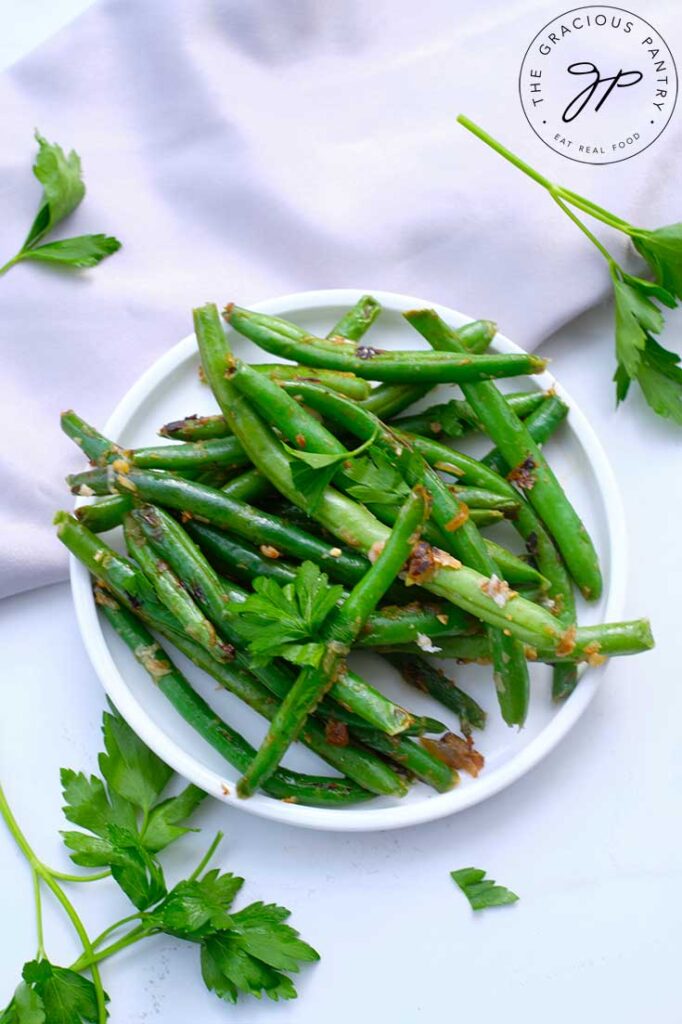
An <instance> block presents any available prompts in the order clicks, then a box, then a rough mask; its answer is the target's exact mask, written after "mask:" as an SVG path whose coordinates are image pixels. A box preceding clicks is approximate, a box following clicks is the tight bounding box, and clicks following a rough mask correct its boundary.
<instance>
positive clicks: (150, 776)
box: [99, 712, 173, 812]
mask: <svg viewBox="0 0 682 1024" xmlns="http://www.w3.org/2000/svg"><path fill="white" fill-rule="evenodd" d="M102 732H103V733H104V746H105V749H106V753H103V754H100V755H99V767H100V771H101V772H102V775H103V776H104V778H105V779H106V780H107V782H108V783H109V788H110V789H112V790H113V791H114V792H116V793H118V794H119V796H122V797H123V798H124V800H129V801H130V803H132V804H135V805H136V806H137V807H139V808H140V810H142V811H144V812H147V811H149V809H150V807H151V806H152V804H153V803H154V801H155V800H156V798H157V797H158V795H159V793H160V792H161V791H162V790H163V789H164V788H165V786H166V784H167V782H168V780H169V779H170V777H171V775H172V774H173V769H172V768H169V767H168V765H167V764H165V763H164V762H163V761H162V760H161V758H160V757H157V756H156V754H155V753H153V751H151V750H150V749H149V747H147V746H146V745H145V744H144V743H143V742H142V740H141V739H140V738H139V736H136V735H135V733H134V732H133V730H132V729H131V728H130V726H129V725H128V723H127V722H126V721H124V719H123V718H121V716H120V715H118V714H116V715H112V714H108V713H107V712H105V713H104V715H103V720H102Z"/></svg>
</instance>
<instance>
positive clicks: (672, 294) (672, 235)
mask: <svg viewBox="0 0 682 1024" xmlns="http://www.w3.org/2000/svg"><path fill="white" fill-rule="evenodd" d="M457 120H458V121H459V123H460V124H462V125H463V126H464V127H465V128H467V129H468V130H469V131H470V132H472V133H473V134H474V135H476V136H477V137H478V138H479V139H481V140H482V141H483V142H485V143H486V144H487V145H488V146H490V147H491V148H492V149H494V150H495V152H496V153H499V154H500V156H502V157H504V158H505V160H508V161H509V162H510V163H511V164H513V165H514V166H515V167H517V168H518V169H519V170H521V171H523V173H524V174H527V175H528V177H530V178H532V179H533V181H535V182H537V183H538V184H539V185H542V187H543V188H545V189H546V190H547V192H548V193H549V194H550V196H551V197H552V199H553V200H554V202H555V203H556V204H557V205H558V206H559V207H560V209H561V210H563V212H564V213H565V214H566V215H567V216H568V217H569V218H570V219H571V220H572V221H573V223H574V224H575V225H576V226H577V227H578V228H579V229H580V230H581V231H582V232H583V234H584V235H586V237H587V238H589V240H590V241H591V242H592V244H593V245H594V246H595V247H596V248H597V249H598V250H599V252H600V253H601V254H602V256H603V257H604V259H605V260H606V262H607V264H608V268H609V273H610V275H611V281H612V284H613V294H614V304H615V334H616V359H617V361H618V365H617V367H616V372H615V374H614V378H613V379H614V381H615V384H616V401H617V403H620V402H621V401H623V399H624V398H625V397H626V396H627V394H628V391H629V389H630V385H631V383H632V381H633V380H636V381H637V383H638V384H639V386H640V388H641V391H642V394H643V395H644V398H645V399H646V401H647V403H648V404H649V405H650V406H651V408H652V409H653V410H654V412H655V413H657V415H659V416H663V417H666V418H668V419H671V420H673V421H674V422H675V423H678V424H680V425H682V367H680V365H679V363H680V356H679V355H678V354H677V353H676V352H670V351H668V350H667V349H665V348H663V347H662V346H661V345H660V343H659V342H658V341H657V340H656V339H655V338H654V335H657V334H660V333H661V331H662V330H663V327H664V325H665V316H664V314H663V310H662V309H661V306H665V307H667V308H668V309H673V308H674V307H675V306H677V304H678V302H679V301H680V300H682V223H677V224H669V225H667V226H666V227H662V228H656V229H655V230H653V231H649V230H646V229H645V228H638V227H635V226H634V225H633V224H630V223H628V221H626V220H623V219H622V218H621V217H617V216H616V215H615V214H613V213H610V212H609V211H608V210H605V209H604V208H603V207H601V206H598V205H597V204H596V203H593V202H592V201H591V200H590V199H586V198H585V197H584V196H581V195H578V193H576V192H572V191H571V190H570V189H567V188H563V186H561V185H557V184H556V183H555V182H552V181H549V179H548V178H545V177H544V175H542V174H540V173H539V172H538V171H536V170H535V169H534V168H533V167H530V166H529V165H528V164H527V163H526V162H525V161H523V160H521V159H520V158H519V157H517V156H516V155H515V154H514V153H511V152H510V151H509V150H508V149H507V148H506V147H505V146H503V145H502V144H501V143H499V142H498V141H497V140H496V139H493V138H492V136H490V135H488V133H487V132H485V131H484V130H483V129H482V128H480V127H479V126H478V125H476V124H474V123H473V121H470V120H469V118H467V117H464V116H463V115H460V116H459V117H458V118H457ZM576 209H577V210H580V211H581V212H582V213H586V214H588V215H589V216H590V217H592V218H594V219H595V220H598V221H601V223H603V224H606V225H607V226H608V227H610V228H612V229H614V230H615V231H620V232H621V233H623V234H625V235H627V236H628V238H630V240H631V241H632V244H633V245H634V247H635V249H636V250H637V252H638V253H639V254H640V256H641V257H642V258H643V259H644V261H645V262H646V263H647V265H648V269H649V270H650V272H651V273H652V274H653V278H654V279H653V281H649V280H647V279H646V278H643V277H637V276H635V275H633V274H629V273H627V271H625V270H624V269H623V267H621V266H620V264H619V263H618V261H617V260H616V259H615V257H614V256H613V255H612V254H611V253H610V252H609V251H608V249H607V248H606V246H605V245H604V244H603V243H602V242H601V241H600V240H599V239H598V238H597V237H596V236H595V235H594V234H593V232H592V231H591V230H590V229H589V228H588V227H587V224H586V223H585V222H584V221H583V220H581V219H580V217H578V215H577V214H576V213H575V212H574V211H575V210H576Z"/></svg>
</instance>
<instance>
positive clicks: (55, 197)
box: [0, 132, 121, 274]
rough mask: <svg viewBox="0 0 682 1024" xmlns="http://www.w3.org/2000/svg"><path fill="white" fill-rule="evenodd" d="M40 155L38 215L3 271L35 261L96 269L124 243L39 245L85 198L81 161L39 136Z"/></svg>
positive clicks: (79, 240) (97, 239)
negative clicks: (16, 264)
mask: <svg viewBox="0 0 682 1024" xmlns="http://www.w3.org/2000/svg"><path fill="white" fill-rule="evenodd" d="M35 137H36V141H37V142H38V155H37V157H36V160H35V163H34V165H33V173H34V174H35V176H36V178H37V179H38V181H39V182H40V184H41V185H42V186H43V194H42V196H41V199H40V205H39V207H38V212H37V214H36V216H35V219H34V221H33V224H32V225H31V228H30V230H29V232H28V235H27V236H26V240H25V242H24V244H23V245H22V247H21V249H20V250H19V252H18V253H17V254H16V256H14V257H13V258H12V259H11V260H8V262H7V263H6V264H5V265H4V266H3V267H0V274H3V273H5V272H6V271H7V270H9V269H10V267H12V266H14V264H15V263H20V262H22V261H25V260H35V261H39V262H42V263H51V264H53V265H59V266H62V267H73V268H76V269H80V268H84V267H94V266H96V265H97V264H98V263H99V262H100V261H101V260H103V259H104V258H105V257H106V256H110V255H111V254H112V253H114V252H117V251H118V249H120V248H121V243H120V242H119V241H118V239H116V238H112V237H110V236H108V235H78V236H77V237H75V238H65V239H61V240H60V241H56V242H48V243H46V244H45V245H38V243H39V242H40V241H42V239H43V238H44V237H45V236H46V235H47V234H48V233H49V232H51V231H52V230H53V228H55V227H56V226H57V225H58V224H59V223H60V222H61V221H62V220H64V218H65V217H68V216H69V214H70V213H72V212H73V211H74V210H75V209H76V207H77V206H78V205H79V204H80V202H81V200H82V199H83V196H84V195H85V185H84V183H83V178H82V174H81V162H80V157H79V156H78V154H77V153H76V152H74V151H73V150H71V152H70V153H69V154H68V156H67V155H66V154H65V153H64V151H63V149H62V148H61V146H58V145H57V144H56V143H51V142H48V141H47V139H44V138H43V136H42V135H40V133H39V132H36V135H35Z"/></svg>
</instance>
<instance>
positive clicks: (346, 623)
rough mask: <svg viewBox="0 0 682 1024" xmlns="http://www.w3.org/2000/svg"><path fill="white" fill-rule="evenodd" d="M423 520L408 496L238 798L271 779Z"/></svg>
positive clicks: (328, 627) (416, 497)
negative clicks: (318, 661)
mask: <svg viewBox="0 0 682 1024" xmlns="http://www.w3.org/2000/svg"><path fill="white" fill-rule="evenodd" d="M427 515H428V504H427V501H426V497H425V495H424V493H423V492H422V491H414V492H412V494H411V495H410V497H409V498H408V499H407V501H406V502H405V504H404V505H403V509H402V511H401V514H400V516H399V517H398V521H397V523H396V525H395V527H394V529H393V530H392V531H391V534H390V536H389V537H388V539H387V540H386V543H385V544H384V547H383V549H382V551H381V553H380V554H379V556H378V558H377V559H376V561H375V562H374V564H373V565H372V566H371V568H370V569H369V570H368V571H367V573H365V575H364V576H363V578H362V579H361V580H360V582H359V583H356V585H355V586H354V587H353V589H352V591H351V592H350V594H349V595H348V597H347V598H346V599H345V601H344V602H343V604H341V606H340V607H339V608H337V609H336V610H335V611H334V612H333V613H332V614H331V615H330V617H329V620H328V622H327V623H326V624H325V626H324V627H323V629H324V644H325V651H324V654H323V656H322V659H321V661H320V664H319V666H317V667H307V668H304V669H303V670H302V671H301V673H300V675H299V676H298V678H297V680H296V682H295V683H294V685H293V686H292V688H291V690H290V691H289V693H288V694H287V695H286V697H285V698H284V700H283V702H282V705H281V707H280V709H279V710H278V712H277V714H276V715H275V718H274V719H273V721H272V723H271V725H270V728H269V730H268V734H267V736H266V737H265V739H264V741H263V743H262V744H261V746H260V748H259V750H258V753H257V754H256V756H255V757H254V759H253V761H252V762H251V764H250V765H249V767H248V768H247V770H246V771H245V772H244V773H243V775H242V777H241V779H240V780H239V782H238V783H237V792H238V794H239V795H240V796H242V797H248V796H249V795H250V794H251V793H253V792H254V791H255V789H257V788H258V786H260V785H261V784H262V782H263V780H264V779H267V778H268V777H269V776H270V775H271V774H272V772H273V771H274V769H275V768H276V767H277V765H278V764H279V762H280V761H281V759H282V757H283V756H284V754H285V752H286V751H287V749H288V747H289V746H290V744H291V743H292V742H293V741H294V740H295V739H296V737H297V735H298V733H299V732H300V730H301V728H302V727H303V724H304V723H305V721H306V719H307V717H308V715H310V714H311V712H312V711H314V709H315V707H316V706H317V704H318V703H319V702H320V700H321V699H322V697H323V695H324V693H325V690H327V689H329V687H330V686H331V685H332V683H333V681H334V678H335V676H336V673H337V670H338V668H339V666H340V664H341V662H342V661H343V660H344V659H345V657H346V655H347V654H348V651H349V649H350V645H351V644H352V642H353V640H354V639H355V638H356V637H357V635H358V633H359V632H360V630H361V629H362V627H363V625H364V623H365V621H366V620H367V617H368V616H369V615H370V613H371V612H372V611H373V610H374V608H375V607H376V605H377V603H378V602H379V601H380V600H381V598H382V596H383V594H384V593H385V591H386V590H387V589H388V587H389V585H390V583H391V581H392V580H393V579H394V578H395V576H397V574H398V572H399V571H400V569H401V567H402V566H403V564H404V562H405V561H406V559H407V558H408V556H409V554H410V552H411V551H412V548H413V547H414V545H415V544H416V542H417V539H418V537H419V533H420V531H421V526H422V524H423V523H424V520H425V518H426V516H427Z"/></svg>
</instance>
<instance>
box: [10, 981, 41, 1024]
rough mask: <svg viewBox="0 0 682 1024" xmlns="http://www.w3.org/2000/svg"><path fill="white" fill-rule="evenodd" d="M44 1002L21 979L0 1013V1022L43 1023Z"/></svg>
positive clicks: (13, 1023) (16, 1023)
mask: <svg viewBox="0 0 682 1024" xmlns="http://www.w3.org/2000/svg"><path fill="white" fill-rule="evenodd" d="M45 1020H46V1017H45V1004H44V1003H43V1001H42V999H41V998H40V996H39V995H38V993H37V992H35V991H34V990H33V989H32V988H30V987H29V986H28V985H27V984H26V982H25V981H22V982H21V983H20V984H19V985H18V986H17V989H16V991H15V993H14V996H13V998H12V1000H11V1002H10V1004H9V1006H7V1007H6V1008H5V1010H4V1011H3V1012H2V1013H1V1014H0V1024H45Z"/></svg>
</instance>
